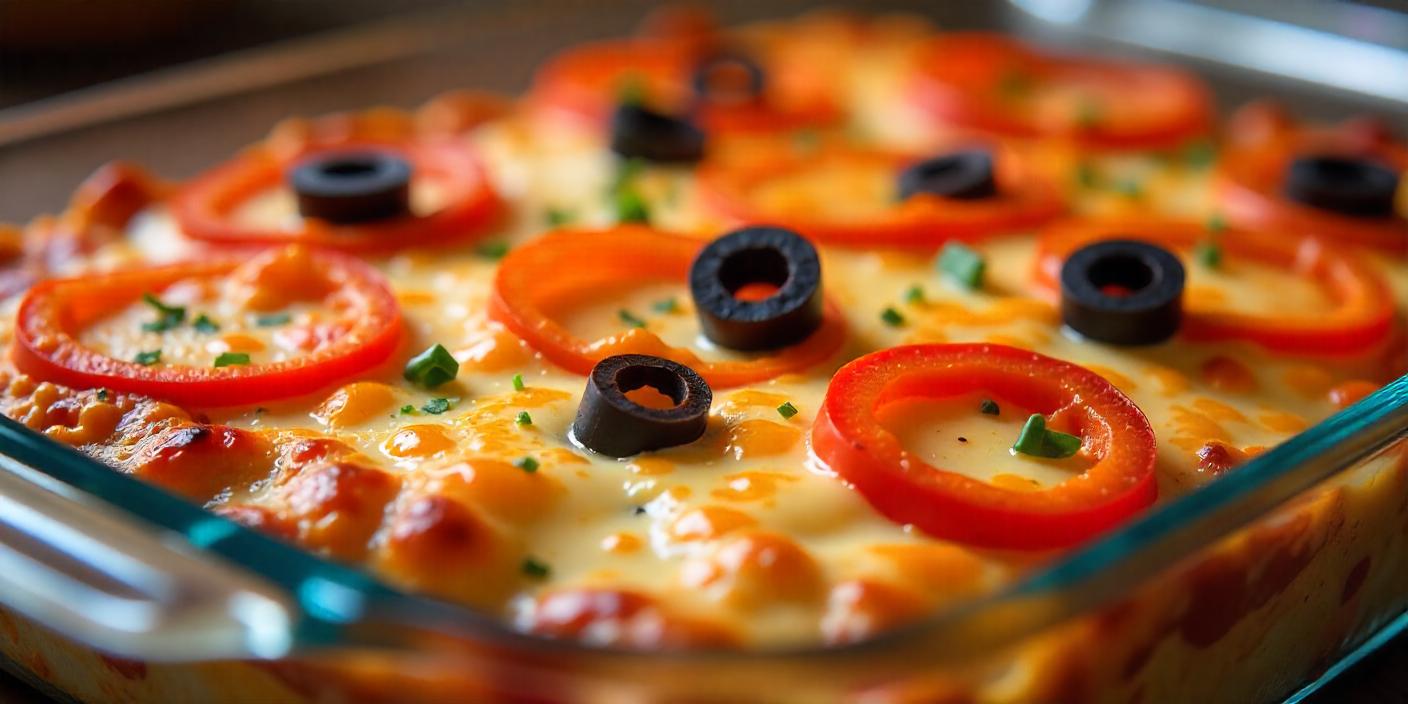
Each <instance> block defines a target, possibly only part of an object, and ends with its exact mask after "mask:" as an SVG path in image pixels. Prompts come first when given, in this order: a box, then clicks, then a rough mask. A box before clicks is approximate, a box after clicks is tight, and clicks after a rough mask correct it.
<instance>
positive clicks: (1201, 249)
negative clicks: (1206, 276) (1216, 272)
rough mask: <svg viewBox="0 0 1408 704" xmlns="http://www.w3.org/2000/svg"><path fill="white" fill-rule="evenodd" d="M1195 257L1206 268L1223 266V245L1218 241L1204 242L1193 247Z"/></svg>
mask: <svg viewBox="0 0 1408 704" xmlns="http://www.w3.org/2000/svg"><path fill="white" fill-rule="evenodd" d="M1193 258H1194V259H1197V260H1198V263H1199V264H1201V265H1202V266H1203V267H1204V268H1206V269H1216V268H1218V267H1221V266H1222V247H1220V246H1218V244H1217V243H1216V242H1203V243H1201V244H1199V245H1198V246H1197V247H1195V248H1194V249H1193Z"/></svg>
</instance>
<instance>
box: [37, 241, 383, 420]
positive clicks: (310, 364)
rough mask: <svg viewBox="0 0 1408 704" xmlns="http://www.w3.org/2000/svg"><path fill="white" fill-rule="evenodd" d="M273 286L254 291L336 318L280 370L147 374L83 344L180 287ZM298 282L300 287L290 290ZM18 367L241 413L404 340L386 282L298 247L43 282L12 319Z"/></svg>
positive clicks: (356, 263)
mask: <svg viewBox="0 0 1408 704" xmlns="http://www.w3.org/2000/svg"><path fill="white" fill-rule="evenodd" d="M264 272H269V273H270V274H272V275H273V276H274V278H275V280H267V279H266V280H267V281H268V282H267V283H256V284H254V285H261V286H265V287H266V290H270V289H273V288H279V289H282V293H280V294H278V295H280V296H288V295H291V294H290V293H289V290H290V289H296V290H297V291H298V292H299V294H300V295H303V294H310V295H311V297H313V298H317V299H319V300H320V301H321V304H322V305H324V306H328V307H331V308H333V309H335V310H336V311H337V312H338V315H337V316H336V317H335V319H334V320H335V323H334V324H333V326H332V327H330V328H329V329H327V330H324V331H323V334H321V335H320V336H319V337H320V338H321V339H322V340H323V341H322V343H321V344H319V345H317V346H316V347H315V348H314V349H312V350H311V351H310V352H308V353H307V354H303V355H300V356H297V357H294V358H291V359H286V360H283V361H275V362H269V363H257V364H245V365H232V366H223V367H194V366H181V365H167V364H154V365H151V366H145V365H142V364H138V363H136V362H133V361H128V360H125V359H117V358H115V357H112V356H109V355H108V354H105V353H103V352H101V351H99V350H97V349H94V348H92V347H89V346H87V345H85V344H84V343H83V342H81V341H80V339H79V337H80V335H81V332H82V331H83V330H84V329H85V328H87V327H88V326H90V325H92V324H94V323H96V322H98V321H100V320H102V319H103V318H105V317H107V316H109V315H112V314H115V313H117V312H118V311H121V310H122V309H124V308H126V307H128V306H129V305H131V304H132V303H134V302H135V301H138V300H140V298H141V296H142V295H143V294H146V293H151V294H154V295H158V296H159V295H160V293H161V292H162V291H163V290H165V289H167V288H169V287H170V286H172V285H173V284H177V283H178V282H184V281H219V280H222V279H226V277H236V279H235V280H236V281H245V280H254V279H251V278H250V277H262V276H264ZM295 279H296V281H295ZM16 321H17V322H16V330H15V345H14V351H13V355H14V361H15V364H16V366H18V368H19V369H20V370H21V371H23V372H25V373H26V374H29V375H31V376H34V377H36V378H38V379H41V380H44V381H51V382H54V383H56V384H62V385H65V386H71V387H74V388H105V389H112V390H115V391H125V392H130V393H138V394H144V395H148V396H152V397H154V398H158V399H162V400H167V401H172V402H175V403H178V404H183V405H190V406H194V407H216V406H238V405H246V404H252V403H260V402H264V401H270V400H274V399H280V398H290V397H294V396H300V395H302V394H305V393H310V392H313V391H317V390H319V389H322V388H325V387H327V386H329V385H332V384H335V383H337V382H339V381H342V380H345V379H347V378H348V377H350V376H353V375H355V374H358V373H360V372H364V371H366V370H368V369H370V368H373V367H375V366H377V365H379V364H381V363H382V362H384V361H386V360H387V359H388V358H389V357H390V356H391V355H392V353H393V352H395V350H396V348H397V345H398V344H399V342H400V339H401V329H402V324H401V313H400V309H399V307H398V306H397V303H396V298H395V296H393V295H392V293H391V289H390V287H389V286H388V284H387V282H386V280H385V279H384V278H383V277H382V276H381V274H380V273H379V272H377V271H376V270H375V269H373V268H372V267H371V266H370V265H368V264H366V263H364V262H362V261H360V260H358V259H356V258H353V257H351V256H348V255H344V254H338V253H335V252H327V251H322V252H319V251H312V250H305V249H301V248H289V249H282V250H269V251H266V252H263V253H261V254H259V255H257V256H256V257H254V258H252V259H248V260H244V261H237V260H226V261H219V262H192V263H181V264H172V265H167V266H158V267H150V268H143V269H135V270H130V271H119V272H114V273H109V274H96V275H90V276H84V277H81V278H72V279H53V280H49V281H43V282H40V283H39V284H37V285H36V286H34V287H33V288H31V289H30V290H29V292H28V293H26V294H25V297H24V299H23V300H22V301H21V302H20V306H19V311H18V314H17V316H16Z"/></svg>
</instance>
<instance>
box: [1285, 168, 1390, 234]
mask: <svg viewBox="0 0 1408 704" xmlns="http://www.w3.org/2000/svg"><path fill="white" fill-rule="evenodd" d="M1398 178H1399V177H1398V173H1397V172H1395V171H1394V170H1393V169H1390V168H1389V167H1387V166H1385V165H1383V164H1381V163H1379V162H1377V161H1374V160H1372V159H1364V158H1358V157H1352V156H1340V155H1334V154H1309V155H1305V156H1301V157H1299V158H1297V159H1295V160H1294V161H1292V162H1291V165H1290V167H1289V168H1287V169H1286V181H1285V185H1284V189H1285V193H1286V197H1287V198H1290V199H1291V200H1294V201H1296V202H1298V203H1304V204H1306V205H1309V206H1312V207H1315V208H1320V209H1322V210H1329V211H1332V212H1336V213H1339V214H1341V215H1349V216H1352V217H1362V218H1381V217H1388V216H1391V215H1393V201H1394V195H1395V194H1396V193H1397V192H1398Z"/></svg>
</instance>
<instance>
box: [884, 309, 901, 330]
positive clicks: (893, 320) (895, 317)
mask: <svg viewBox="0 0 1408 704" xmlns="http://www.w3.org/2000/svg"><path fill="white" fill-rule="evenodd" d="M880 320H883V321H884V322H885V324H886V325H889V326H890V327H892V328H897V327H900V326H901V325H904V316H903V315H902V314H900V312H899V311H897V310H895V309H894V308H886V309H885V310H883V311H880Z"/></svg>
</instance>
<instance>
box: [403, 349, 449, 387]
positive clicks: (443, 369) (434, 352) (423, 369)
mask: <svg viewBox="0 0 1408 704" xmlns="http://www.w3.org/2000/svg"><path fill="white" fill-rule="evenodd" d="M459 373H460V363H459V362H456V361H455V358H454V357H453V356H451V355H450V351H449V350H447V349H445V346H444V345H441V344H439V343H436V344H434V345H431V346H430V347H428V348H426V350H425V351H424V352H421V353H420V354H418V355H416V356H414V357H412V358H411V360H410V361H409V362H406V369H405V371H404V372H403V373H402V376H404V377H405V378H406V381H409V382H411V383H412V384H416V385H417V386H421V387H423V388H427V389H433V388H435V387H437V386H439V385H441V384H443V383H445V382H447V381H450V380H451V379H454V378H455V376H456V375H458V374H459Z"/></svg>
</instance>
